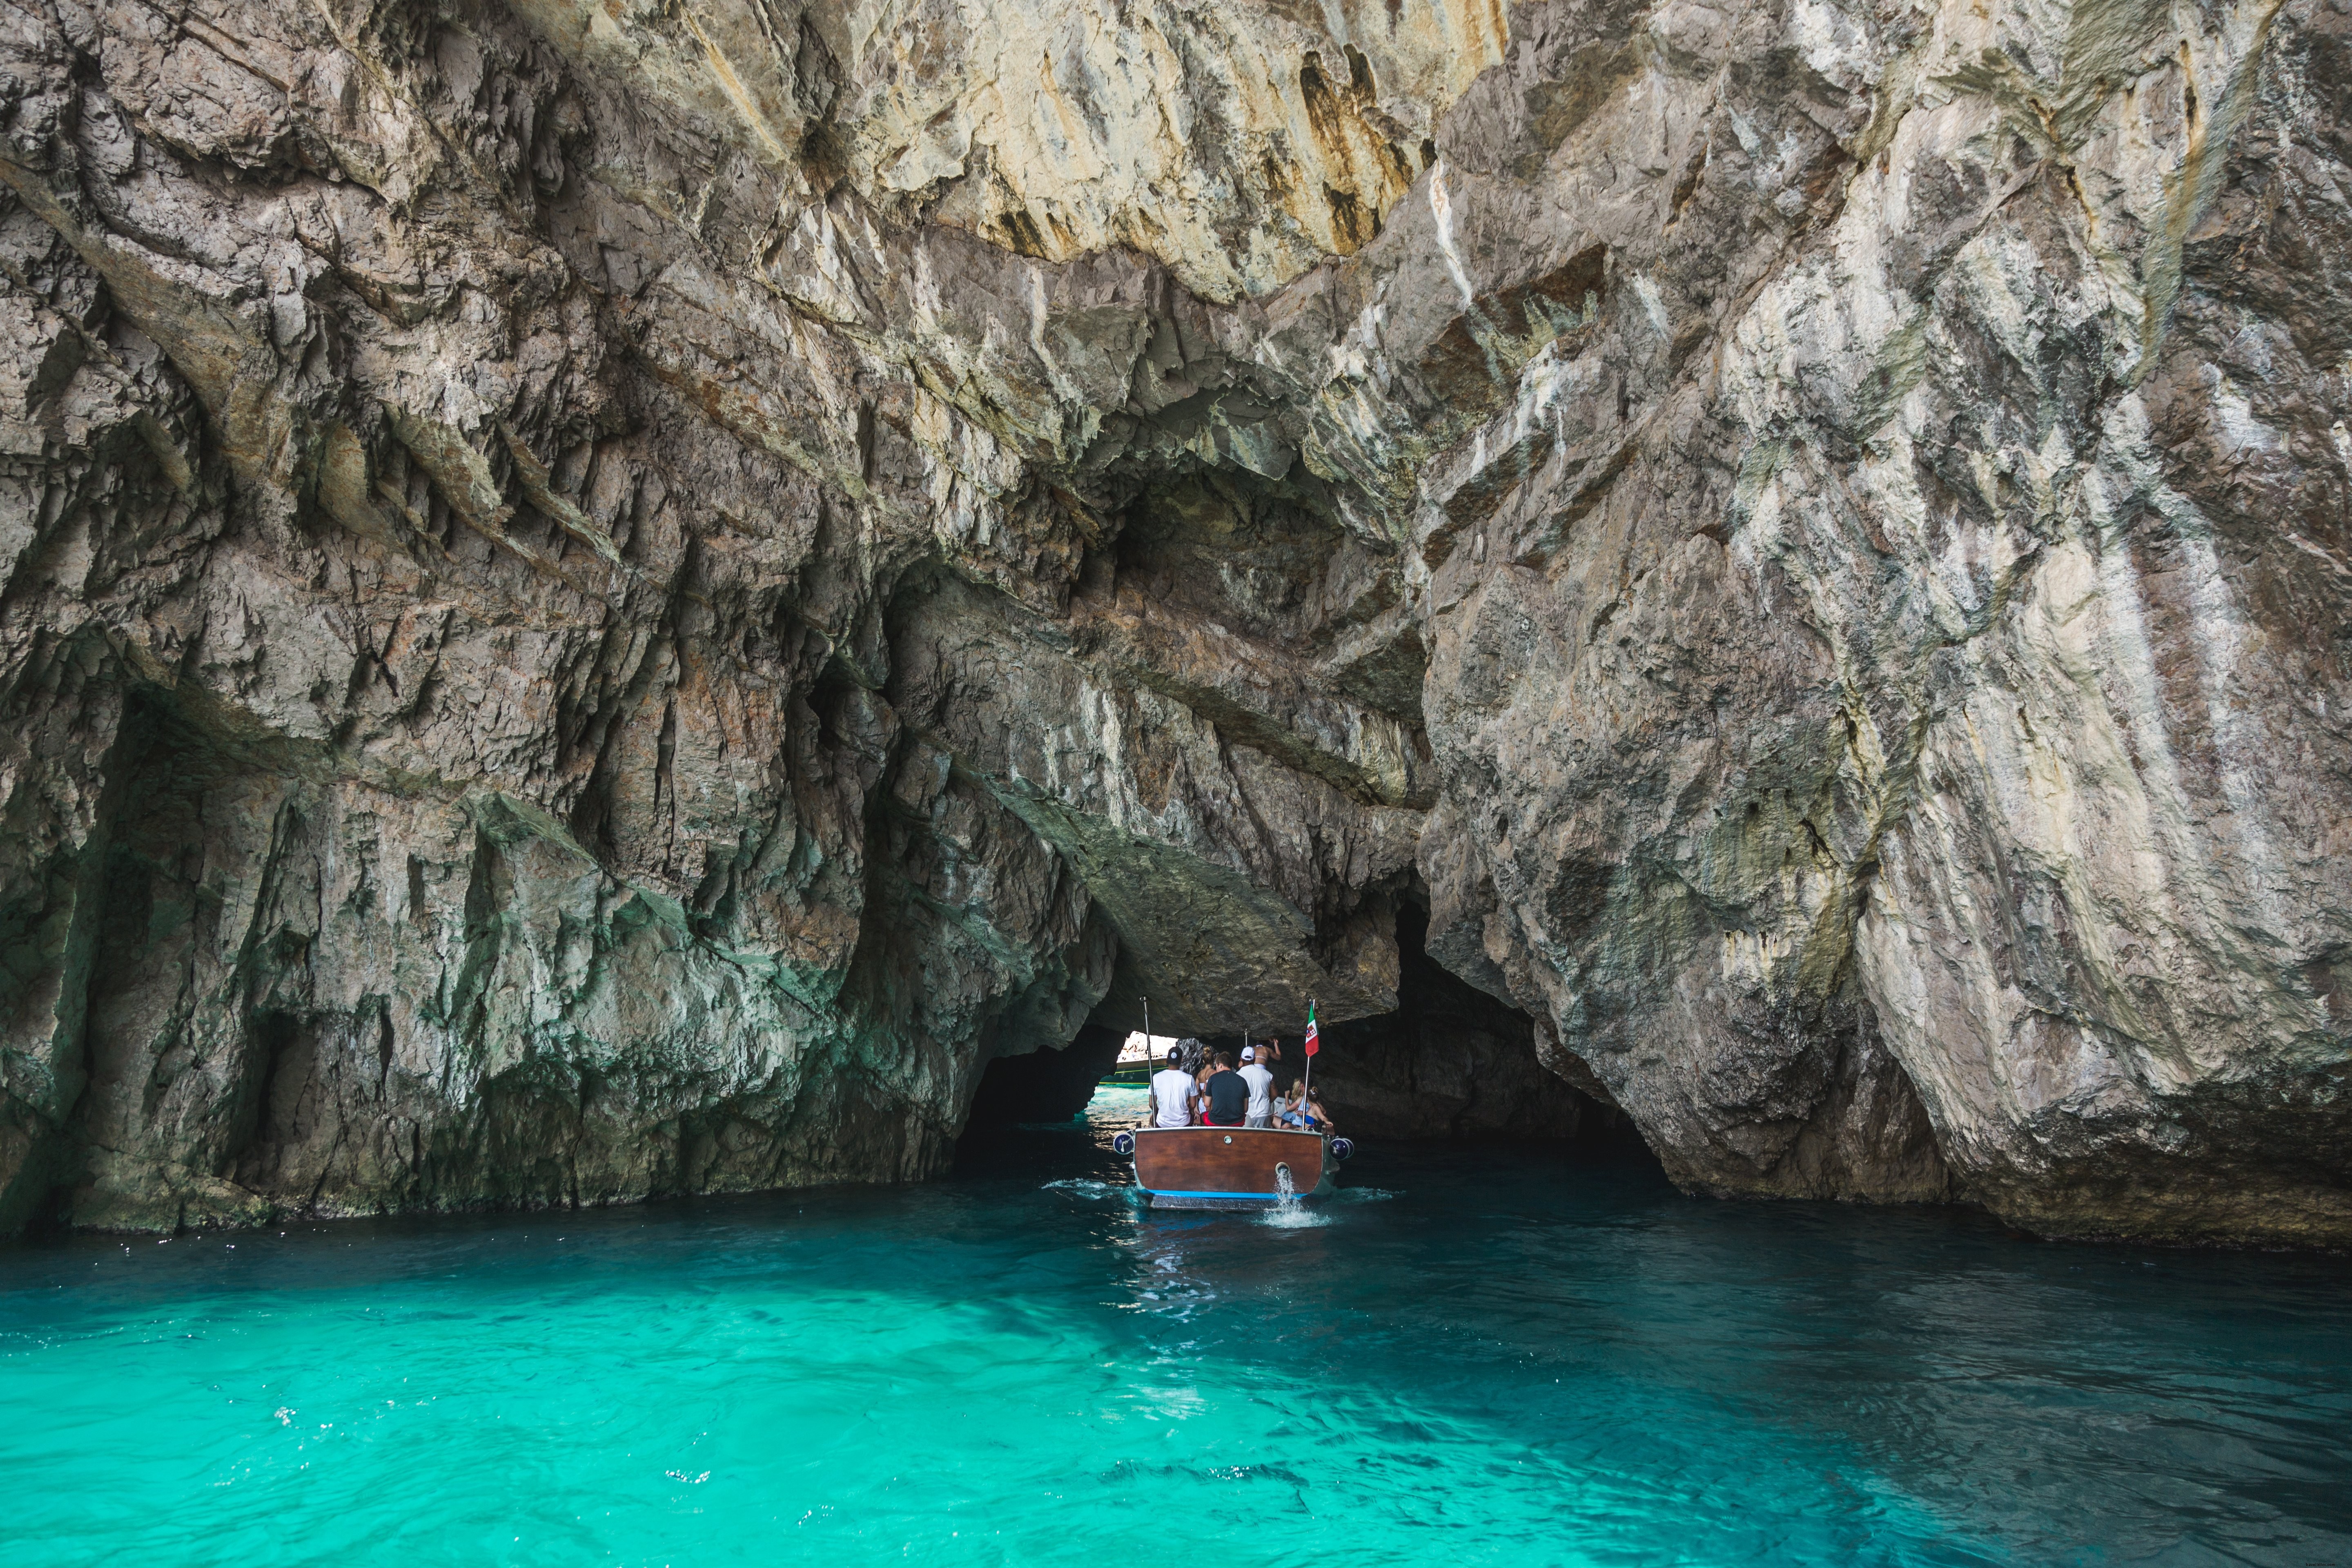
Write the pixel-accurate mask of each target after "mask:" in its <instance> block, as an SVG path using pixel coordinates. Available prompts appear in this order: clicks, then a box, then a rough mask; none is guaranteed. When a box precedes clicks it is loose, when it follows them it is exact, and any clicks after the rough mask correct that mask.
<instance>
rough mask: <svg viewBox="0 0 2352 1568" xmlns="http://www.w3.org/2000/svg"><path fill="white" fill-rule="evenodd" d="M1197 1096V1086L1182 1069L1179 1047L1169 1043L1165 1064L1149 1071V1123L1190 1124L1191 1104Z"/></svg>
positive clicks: (1197, 1099) (1198, 1094)
mask: <svg viewBox="0 0 2352 1568" xmlns="http://www.w3.org/2000/svg"><path fill="white" fill-rule="evenodd" d="M1200 1098H1201V1089H1200V1086H1199V1085H1198V1084H1195V1083H1194V1082H1193V1081H1192V1074H1191V1073H1188V1072H1186V1071H1185V1070H1184V1052H1183V1047H1181V1046H1171V1047H1168V1065H1167V1066H1166V1067H1164V1068H1160V1070H1159V1071H1158V1072H1156V1073H1153V1074H1152V1075H1151V1105H1152V1118H1151V1121H1152V1125H1153V1126H1155V1127H1190V1126H1192V1107H1193V1106H1194V1105H1195V1104H1197V1103H1198V1102H1199V1100H1200Z"/></svg>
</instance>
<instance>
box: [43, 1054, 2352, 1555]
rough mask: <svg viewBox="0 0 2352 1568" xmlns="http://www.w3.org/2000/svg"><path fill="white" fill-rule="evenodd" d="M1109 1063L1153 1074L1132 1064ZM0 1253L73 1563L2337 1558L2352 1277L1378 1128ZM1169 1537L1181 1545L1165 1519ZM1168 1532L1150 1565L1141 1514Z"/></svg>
mask: <svg viewBox="0 0 2352 1568" xmlns="http://www.w3.org/2000/svg"><path fill="white" fill-rule="evenodd" d="M1121 1093H1123V1094H1124V1095H1125V1096H1126V1097H1127V1098H1126V1099H1122V1098H1121V1097H1120V1096H1121ZM1140 1099H1141V1097H1140V1093H1139V1091H1135V1090H1128V1091H1119V1092H1114V1093H1108V1094H1106V1095H1105V1096H1103V1097H1098V1099H1097V1101H1096V1103H1095V1104H1094V1105H1093V1106H1090V1107H1089V1108H1088V1110H1087V1112H1084V1113H1082V1114H1081V1115H1080V1116H1079V1117H1077V1118H1076V1119H1073V1120H1072V1121H1068V1122H1062V1123H1055V1124H1052V1125H1047V1126H1042V1127H1034V1126H1033V1127H1028V1128H1013V1129H1010V1130H1007V1131H1004V1132H1003V1133H1002V1134H1001V1135H999V1136H995V1137H992V1138H989V1139H985V1140H980V1141H976V1142H972V1143H971V1144H969V1145H968V1146H967V1147H966V1148H965V1149H964V1150H963V1151H961V1158H960V1160H959V1163H958V1167H957V1170H956V1173H955V1174H954V1176H953V1177H952V1178H951V1179H950V1180H948V1181H944V1182H940V1183H937V1184H930V1185H928V1186H923V1187H915V1188H901V1189H877V1188H838V1189H818V1190H811V1191H805V1192H798V1193H793V1194H781V1195H773V1196H768V1197H761V1198H744V1199H726V1200H704V1201H699V1202H693V1203H678V1204H665V1205H649V1206H647V1207H644V1208H637V1209H620V1210H610V1211H604V1212H591V1213H567V1214H549V1215H530V1216H519V1215H497V1216H470V1217H457V1218H451V1219H443V1220H435V1221H389V1220H388V1221H372V1222H362V1223H356V1224H344V1225H336V1226H309V1227H289V1231H288V1233H287V1234H286V1235H284V1236H278V1235H274V1234H268V1235H251V1234H247V1235H238V1236H209V1237H182V1238H177V1239H175V1240H174V1241H173V1242H171V1243H168V1244H163V1245H158V1244H157V1243H155V1242H154V1241H152V1239H149V1240H142V1241H135V1242H129V1243H125V1242H123V1241H121V1240H110V1239H107V1238H102V1237H74V1238H69V1239H67V1240H63V1241H57V1242H50V1243H45V1244H42V1245H40V1246H37V1247H23V1248H17V1249H14V1250H11V1251H8V1252H5V1253H0V1467H5V1471H6V1473H8V1474H9V1475H10V1476H11V1479H12V1483H13V1485H12V1492H14V1494H15V1495H16V1497H17V1498H18V1499H19V1500H20V1501H19V1503H18V1504H17V1505H16V1510H15V1514H14V1516H13V1518H12V1527H11V1528H12V1540H13V1541H15V1542H32V1543H33V1550H32V1551H31V1552H29V1554H26V1555H24V1560H26V1561H38V1562H42V1563H82V1562H89V1563H97V1562H106V1561H134V1560H135V1561H140V1562H142V1563H211V1562H225V1561H228V1560H230V1559H231V1558H235V1559H236V1560H238V1561H239V1562H240V1563H245V1562H253V1563H268V1562H318V1561H333V1562H337V1563H368V1562H376V1561H391V1560H393V1559H394V1558H395V1557H398V1558H401V1559H403V1560H414V1559H416V1558H418V1557H423V1558H425V1559H426V1560H456V1559H463V1560H467V1561H474V1560H478V1561H486V1562H513V1563H538V1562H549V1563H553V1562H572V1561H579V1560H581V1559H583V1558H586V1557H604V1556H610V1557H614V1558H617V1559H619V1560H622V1561H627V1562H662V1561H674V1562H697V1563H704V1562H739V1561H740V1562H752V1561H759V1562H772V1561H774V1560H775V1559H776V1558H777V1557H779V1556H785V1557H795V1556H800V1557H808V1558H811V1559H812V1560H823V1561H825V1562H828V1563H833V1562H853V1563H854V1562H865V1561H882V1560H885V1559H887V1560H891V1561H901V1560H904V1559H905V1558H908V1557H912V1558H916V1559H919V1560H926V1561H936V1562H940V1563H965V1562H975V1563H1097V1562H1100V1561H1102V1560H1103V1558H1104V1557H1105V1556H1106V1555H1110V1554H1116V1555H1120V1556H1122V1557H1124V1556H1133V1555H1135V1554H1136V1553H1135V1552H1134V1550H1133V1548H1134V1546H1135V1543H1136V1541H1137V1540H1138V1539H1139V1538H1138V1536H1137V1533H1136V1532H1137V1531H1138V1528H1139V1525H1138V1521H1146V1520H1150V1519H1162V1520H1164V1519H1181V1520H1183V1521H1185V1523H1184V1526H1183V1529H1182V1531H1181V1537H1182V1543H1183V1550H1184V1552H1185V1554H1186V1555H1197V1554H1198V1553H1199V1552H1201V1551H1202V1550H1210V1551H1216V1552H1223V1554H1225V1555H1228V1556H1234V1557H1236V1558H1237V1559H1240V1560H1246V1561H1249V1562H1252V1563H1259V1562H1265V1563H1292V1562H1296V1563H1309V1562H1313V1563H1318V1564H1321V1563H1328V1562H1329V1561H1331V1560H1332V1559H1333V1558H1335V1557H1338V1558H1342V1559H1344V1560H1346V1561H1348V1562H1349V1563H1350V1565H1351V1568H1354V1565H1356V1564H1367V1563H1406V1562H1412V1563H1416V1564H1418V1563H1426V1562H1428V1561H1431V1560H1432V1559H1435V1560H1439V1561H1444V1562H1447V1563H1453V1562H1481V1563H1685V1562H1695V1563H1985V1562H2014V1563H2052V1562H2061V1563H2121V1562H2133V1563H2141V1562H2147V1563H2225V1562H2227V1563H2279V1564H2289V1563H2293V1564H2303V1563H2340V1562H2346V1561H2352V1505H2347V1496H2352V1454H2347V1440H2346V1434H2347V1431H2352V1306H2347V1299H2352V1298H2347V1289H2346V1287H2347V1285H2352V1269H2347V1266H2346V1265H2345V1264H2344V1263H2343V1262H2342V1261H2340V1260H2334V1259H2315V1258H2295V1257H2282V1256H2271V1255H2253V1254H2216V1253H2176V1252H2155V1251H2148V1250H2142V1249H2134V1248H2123V1247H2080V1246H2068V1245H2061V1244H2046V1243H2034V1242H2026V1241H2021V1240H2019V1239H2017V1238H2015V1237H2011V1236H2010V1235H2008V1234H2006V1233H2004V1232H2003V1231H2002V1230H2001V1228H2000V1226H1998V1225H1997V1224H1995V1223H1994V1222H1992V1221H1990V1220H1989V1219H1986V1218H1985V1217H1983V1216H1981V1215H1973V1214H1969V1213H1967V1212H1956V1211H1940V1210H1916V1211H1906V1210H1885V1209H1878V1210H1874V1209H1862V1208H1852V1207H1845V1206H1841V1205H1801V1204H1785V1205H1762V1204H1724V1203H1715V1202H1709V1201H1705V1200H1695V1199H1690V1198H1685V1197H1684V1196H1682V1195H1680V1194H1677V1193H1675V1191H1674V1190H1673V1189H1672V1188H1671V1187H1670V1186H1669V1185H1667V1184H1665V1182H1664V1180H1663V1178H1662V1177H1660V1176H1659V1175H1658V1174H1657V1173H1656V1171H1655V1169H1654V1167H1653V1166H1648V1165H1645V1164H1643V1163H1633V1162H1626V1161H1622V1160H1612V1159H1608V1158H1591V1157H1583V1158H1576V1157H1570V1156H1567V1155H1564V1154H1562V1153H1560V1152H1557V1151H1545V1150H1541V1149H1529V1148H1519V1149H1508V1150H1480V1149H1473V1148H1461V1147H1444V1146H1433V1147H1411V1146H1399V1147H1386V1146H1380V1145H1375V1146H1373V1147H1370V1148H1368V1149H1366V1150H1365V1151H1364V1152H1362V1153H1361V1154H1360V1155H1359V1157H1358V1158H1357V1159H1356V1160H1355V1161H1353V1162H1351V1163H1349V1165H1348V1166H1347V1167H1346V1169H1345V1172H1344V1178H1343V1179H1344V1183H1345V1188H1344V1190H1343V1192H1342V1194H1341V1195H1340V1196H1339V1199H1338V1200H1337V1201H1334V1202H1332V1203H1329V1204H1327V1205H1319V1206H1318V1207H1316V1208H1314V1209H1312V1210H1309V1211H1304V1212H1303V1213H1302V1214H1301V1215H1296V1216H1292V1217H1291V1218H1290V1219H1289V1220H1287V1221H1285V1220H1283V1219H1280V1218H1277V1217H1274V1216H1257V1215H1150V1214H1148V1213H1145V1212H1143V1211H1141V1210H1139V1208H1138V1207H1137V1206H1136V1205H1134V1203H1133V1202H1132V1200H1131V1195H1130V1193H1129V1188H1128V1185H1127V1182H1128V1171H1127V1167H1126V1164H1125V1162H1123V1161H1120V1160H1118V1158H1117V1157H1116V1156H1115V1155H1113V1154H1112V1153H1111V1152H1110V1150H1109V1148H1108V1141H1109V1137H1110V1134H1111V1131H1113V1130H1114V1129H1115V1128H1116V1126H1118V1124H1120V1122H1121V1121H1125V1120H1127V1119H1129V1118H1131V1117H1132V1115H1133V1114H1134V1113H1135V1111H1136V1110H1138V1109H1139V1105H1140ZM1167 1554H1168V1555H1172V1554H1173V1553H1172V1551H1171V1552H1170V1553H1167ZM1142 1556H1143V1557H1144V1558H1145V1559H1146V1560H1156V1556H1155V1554H1154V1553H1153V1552H1143V1553H1142Z"/></svg>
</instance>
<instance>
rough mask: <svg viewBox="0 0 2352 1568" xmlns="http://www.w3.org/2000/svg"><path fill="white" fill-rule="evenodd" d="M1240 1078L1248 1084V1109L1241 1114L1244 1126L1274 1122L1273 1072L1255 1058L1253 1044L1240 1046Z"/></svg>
mask: <svg viewBox="0 0 2352 1568" xmlns="http://www.w3.org/2000/svg"><path fill="white" fill-rule="evenodd" d="M1242 1078H1243V1079H1244V1080H1245V1081H1246V1082H1247V1083H1248V1084H1249V1091H1250V1096H1249V1110H1247V1111H1246V1112H1245V1113H1244V1115H1243V1118H1242V1125H1243V1126H1244V1127H1269V1126H1272V1125H1273V1123H1274V1074H1273V1073H1271V1072H1269V1071H1267V1070H1266V1066H1265V1063H1264V1062H1262V1061H1260V1060H1258V1059H1257V1047H1255V1046H1244V1047H1242Z"/></svg>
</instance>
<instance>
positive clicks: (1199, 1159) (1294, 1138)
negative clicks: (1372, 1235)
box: [1134, 1127, 1334, 1209]
mask: <svg viewBox="0 0 2352 1568" xmlns="http://www.w3.org/2000/svg"><path fill="white" fill-rule="evenodd" d="M1134 1136H1135V1184H1136V1185H1137V1186H1138V1187H1139V1188H1141V1189H1142V1191H1143V1193H1144V1194H1145V1195H1146V1196H1147V1197H1148V1198H1149V1199H1150V1204H1151V1206H1152V1207H1153V1208H1156V1209H1262V1208H1265V1207H1266V1206H1267V1205H1270V1204H1277V1203H1280V1202H1281V1201H1282V1199H1283V1197H1284V1195H1285V1194H1284V1193H1283V1191H1282V1171H1283V1167H1288V1170H1289V1174H1290V1184H1291V1188H1292V1193H1291V1195H1293V1196H1297V1197H1301V1198H1317V1197H1322V1196H1324V1195H1325V1194H1328V1193H1329V1192H1330V1191H1331V1190H1332V1183H1331V1173H1332V1170H1333V1167H1334V1161H1333V1160H1332V1158H1331V1140H1330V1139H1329V1137H1328V1136H1327V1135H1326V1134H1324V1133H1321V1132H1302V1131H1298V1130H1297V1129H1296V1128H1289V1127H1140V1128H1138V1129H1137V1130H1136V1131H1135V1135H1134Z"/></svg>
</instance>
